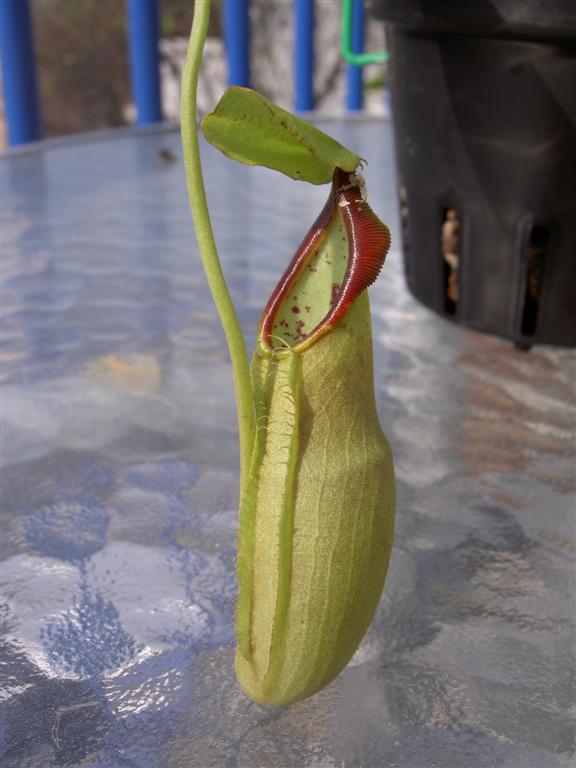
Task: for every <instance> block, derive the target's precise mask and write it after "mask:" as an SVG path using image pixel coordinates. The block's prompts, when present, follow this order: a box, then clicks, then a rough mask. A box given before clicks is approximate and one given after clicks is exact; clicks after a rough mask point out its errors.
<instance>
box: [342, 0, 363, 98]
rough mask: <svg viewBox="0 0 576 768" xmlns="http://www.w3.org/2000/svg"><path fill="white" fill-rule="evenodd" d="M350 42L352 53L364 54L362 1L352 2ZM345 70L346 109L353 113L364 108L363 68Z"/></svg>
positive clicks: (355, 67)
mask: <svg viewBox="0 0 576 768" xmlns="http://www.w3.org/2000/svg"><path fill="white" fill-rule="evenodd" d="M350 42H351V47H352V53H363V52H364V0H352V40H351V41H350ZM346 70H347V89H346V108H347V109H348V110H350V111H353V112H354V111H358V110H360V109H362V107H363V106H364V89H363V74H364V68H363V67H357V66H354V65H353V64H347V65H346Z"/></svg>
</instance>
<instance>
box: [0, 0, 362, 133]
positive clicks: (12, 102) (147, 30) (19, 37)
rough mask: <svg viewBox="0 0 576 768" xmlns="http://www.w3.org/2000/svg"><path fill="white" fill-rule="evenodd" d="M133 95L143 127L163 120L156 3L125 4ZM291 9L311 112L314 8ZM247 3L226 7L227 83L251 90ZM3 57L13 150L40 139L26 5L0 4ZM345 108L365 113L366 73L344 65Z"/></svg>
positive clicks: (300, 79) (302, 106) (358, 32)
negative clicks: (364, 86)
mask: <svg viewBox="0 0 576 768" xmlns="http://www.w3.org/2000/svg"><path fill="white" fill-rule="evenodd" d="M126 2H127V13H128V27H129V47H130V69H131V75H132V92H133V96H134V103H135V105H136V115H137V117H136V122H137V124H138V125H145V124H147V123H155V122H158V121H160V120H162V104H161V97H160V77H159V53H158V26H159V24H158V0H126ZM348 2H351V3H352V4H353V6H352V33H351V35H352V38H351V46H352V49H353V50H354V51H355V52H356V51H357V52H362V49H363V39H364V6H363V0H348ZM293 3H294V102H295V104H294V106H295V108H296V110H297V111H307V110H311V109H314V10H315V5H314V3H315V0H293ZM249 4H250V0H224V37H225V43H226V53H227V58H228V83H229V84H230V85H243V86H249V85H250V18H249ZM0 53H1V61H2V79H3V86H4V103H5V107H6V109H5V112H6V120H7V125H8V138H9V142H10V144H11V145H12V146H15V145H17V144H24V143H26V142H29V141H36V140H37V139H40V138H41V136H42V131H41V121H40V111H39V106H38V88H37V82H36V67H35V58H34V48H33V41H32V32H31V21H30V7H29V0H0ZM347 81H348V86H347V96H346V106H347V108H348V109H349V110H358V109H362V103H363V99H362V92H363V86H362V67H361V66H354V65H350V64H349V65H347Z"/></svg>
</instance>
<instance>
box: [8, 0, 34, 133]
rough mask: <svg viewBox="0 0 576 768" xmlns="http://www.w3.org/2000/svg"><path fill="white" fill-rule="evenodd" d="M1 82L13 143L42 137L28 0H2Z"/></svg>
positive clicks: (9, 131)
mask: <svg viewBox="0 0 576 768" xmlns="http://www.w3.org/2000/svg"><path fill="white" fill-rule="evenodd" d="M0 53H1V56H2V82H3V88H4V104H5V106H6V121H7V123H8V140H9V142H10V144H11V145H12V146H16V145H17V144H26V142H28V141H37V140H38V139H40V138H41V137H42V131H41V128H40V110H39V107H38V86H37V84H36V64H35V61H34V48H33V44H32V27H31V23H30V8H29V5H28V0H0Z"/></svg>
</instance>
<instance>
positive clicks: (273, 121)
mask: <svg viewBox="0 0 576 768" xmlns="http://www.w3.org/2000/svg"><path fill="white" fill-rule="evenodd" d="M200 129H201V130H202V133H203V134H204V138H205V139H206V140H207V141H208V142H210V144H212V145H213V146H214V147H216V149H219V150H220V151H221V152H223V153H224V154H225V155H226V156H227V157H230V158H231V159H232V160H238V161H239V162H241V163H246V164H247V165H263V166H265V167H266V168H272V169H273V170H275V171H280V172H281V173H284V174H286V176H289V177H290V178H291V179H298V180H299V181H309V182H310V183H311V184H327V183H328V182H330V181H332V175H333V173H334V169H335V168H342V170H344V171H350V172H352V171H354V169H355V168H357V166H358V165H359V163H360V162H361V158H360V157H359V156H358V155H356V154H355V153H354V152H351V151H350V150H348V149H346V147H343V146H342V145H341V144H339V143H338V142H337V141H335V140H334V139H332V138H330V136H327V135H326V134H325V133H324V132H323V131H320V130H319V129H318V128H315V127H314V126H312V125H310V124H309V123H306V122H305V121H304V120H300V119H299V118H298V117H295V116H294V115H291V114H290V112H286V110H284V109H281V107H279V106H278V105H277V104H273V103H272V102H271V101H268V99H265V98H264V97H263V96H261V95H260V94H259V93H256V91H252V90H251V89H250V88H239V87H237V86H232V87H230V88H227V89H226V91H225V93H224V95H223V96H222V98H221V99H220V101H219V103H218V105H217V106H216V109H215V110H214V112H212V113H211V114H209V115H206V117H205V118H204V120H202V123H201V125H200Z"/></svg>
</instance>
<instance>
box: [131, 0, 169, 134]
mask: <svg viewBox="0 0 576 768" xmlns="http://www.w3.org/2000/svg"><path fill="white" fill-rule="evenodd" d="M128 38H129V47H130V72H131V75H132V92H133V94H134V103H135V105H136V123H137V124H138V125H146V124H148V123H158V122H160V121H161V120H162V104H161V100H160V56H159V54H158V0H128Z"/></svg>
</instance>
